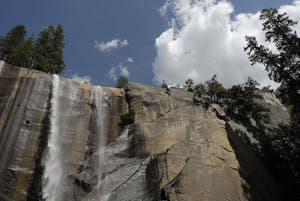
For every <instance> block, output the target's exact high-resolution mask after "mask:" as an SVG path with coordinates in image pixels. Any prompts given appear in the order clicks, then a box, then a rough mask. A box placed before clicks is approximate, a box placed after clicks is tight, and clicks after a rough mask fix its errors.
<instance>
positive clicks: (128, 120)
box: [119, 109, 135, 128]
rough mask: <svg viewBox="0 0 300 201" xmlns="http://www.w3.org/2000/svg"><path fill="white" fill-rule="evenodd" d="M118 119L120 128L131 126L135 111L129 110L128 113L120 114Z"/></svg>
mask: <svg viewBox="0 0 300 201" xmlns="http://www.w3.org/2000/svg"><path fill="white" fill-rule="evenodd" d="M120 118H121V122H120V123H119V126H120V127H121V128H123V127H124V126H127V125H129V124H132V123H133V122H134V120H135V111H134V110H133V109H129V111H128V113H125V114H122V115H121V117H120Z"/></svg>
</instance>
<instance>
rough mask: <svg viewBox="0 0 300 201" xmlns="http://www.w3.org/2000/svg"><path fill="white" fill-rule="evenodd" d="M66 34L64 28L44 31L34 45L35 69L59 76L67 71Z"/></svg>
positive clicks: (33, 64)
mask: <svg viewBox="0 0 300 201" xmlns="http://www.w3.org/2000/svg"><path fill="white" fill-rule="evenodd" d="M63 41H64V34H63V29H62V26H61V25H59V26H57V28H56V29H55V28H54V27H53V26H48V27H47V28H45V29H43V30H42V31H41V32H40V34H39V37H38V39H37V40H36V42H35V45H34V50H35V51H34V55H33V63H32V66H33V68H34V69H37V70H41V71H44V72H48V73H55V74H59V73H61V72H62V71H63V70H64V69H65V66H66V65H65V63H64V59H63V52H62V50H63V48H64V42H63Z"/></svg>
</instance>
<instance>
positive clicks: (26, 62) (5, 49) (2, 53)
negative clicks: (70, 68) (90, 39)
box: [0, 25, 65, 74]
mask: <svg viewBox="0 0 300 201" xmlns="http://www.w3.org/2000/svg"><path fill="white" fill-rule="evenodd" d="M63 48H64V33H63V29H62V26H61V25H59V26H57V28H56V29H55V28H54V27H53V26H48V27H47V28H45V29H43V30H42V31H41V32H40V34H39V37H38V38H37V39H36V40H34V36H30V37H28V38H27V39H26V29H25V27H24V26H23V25H18V26H16V27H15V28H13V29H12V30H10V31H9V32H8V33H7V34H6V36H5V37H1V38H0V59H2V60H4V61H5V62H7V63H9V64H12V65H17V66H21V67H27V68H33V69H36V70H41V71H44V72H47V73H56V74H59V73H61V72H62V71H63V70H64V69H65V64H64V59H63Z"/></svg>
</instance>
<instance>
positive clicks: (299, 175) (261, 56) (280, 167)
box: [245, 9, 300, 196]
mask: <svg viewBox="0 0 300 201" xmlns="http://www.w3.org/2000/svg"><path fill="white" fill-rule="evenodd" d="M260 20H262V21H263V30H264V31H265V32H266V34H265V37H266V38H265V40H266V42H270V43H273V44H275V47H276V48H277V53H274V52H272V51H271V50H270V49H269V48H267V47H265V46H264V45H260V44H258V42H257V40H256V38H255V37H253V36H251V37H249V36H248V37H246V40H247V42H248V45H247V47H245V51H247V53H248V55H249V59H250V61H251V62H252V64H255V63H261V64H263V65H264V66H265V68H266V70H267V71H268V72H269V77H270V79H272V80H274V81H275V82H279V83H280V84H281V86H280V87H279V88H278V90H277V95H278V96H279V98H281V100H282V102H283V103H284V104H286V105H287V106H288V107H289V108H290V114H291V121H290V123H289V125H280V127H279V130H278V131H277V133H276V134H274V135H272V136H270V137H269V139H268V141H269V143H268V144H269V146H270V147H269V149H270V151H269V153H271V154H270V157H269V158H270V159H269V163H270V164H272V167H273V172H275V174H277V175H278V176H279V178H281V182H282V183H283V185H289V186H292V188H289V191H291V192H292V193H295V190H297V189H299V188H300V165H299V164H300V38H299V37H298V35H297V33H296V32H295V31H294V30H293V28H292V27H293V26H294V25H296V24H297V22H295V21H293V20H291V19H289V17H288V16H287V14H286V13H283V14H281V13H279V12H278V10H276V9H265V10H263V11H262V12H261V15H260ZM283 172H284V174H282V173H283ZM286 175H288V176H286ZM298 196H299V195H298Z"/></svg>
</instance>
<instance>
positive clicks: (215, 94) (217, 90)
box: [205, 75, 224, 103]
mask: <svg viewBox="0 0 300 201" xmlns="http://www.w3.org/2000/svg"><path fill="white" fill-rule="evenodd" d="M205 84H206V87H207V95H209V96H210V102H211V103H212V102H214V101H215V99H219V97H220V95H221V93H222V91H223V90H224V87H223V86H222V84H221V83H220V82H219V81H218V80H217V75H213V76H212V78H210V80H207V81H206V82H205Z"/></svg>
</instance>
